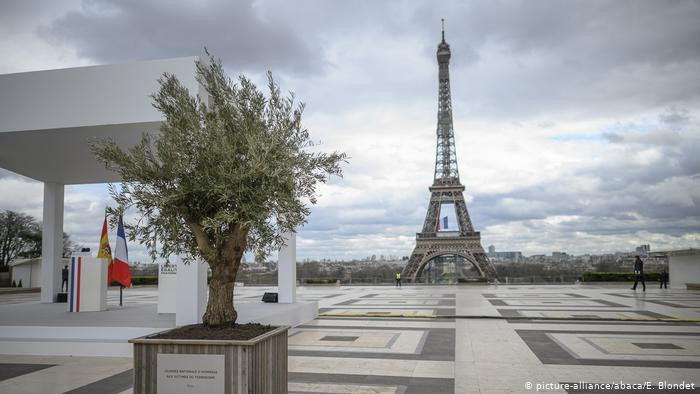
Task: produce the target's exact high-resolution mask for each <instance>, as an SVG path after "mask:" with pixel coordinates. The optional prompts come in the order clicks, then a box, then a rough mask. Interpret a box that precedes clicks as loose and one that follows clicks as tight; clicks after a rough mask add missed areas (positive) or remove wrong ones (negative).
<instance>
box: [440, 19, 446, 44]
mask: <svg viewBox="0 0 700 394" xmlns="http://www.w3.org/2000/svg"><path fill="white" fill-rule="evenodd" d="M440 21H441V22H442V42H445V18H442V19H440Z"/></svg>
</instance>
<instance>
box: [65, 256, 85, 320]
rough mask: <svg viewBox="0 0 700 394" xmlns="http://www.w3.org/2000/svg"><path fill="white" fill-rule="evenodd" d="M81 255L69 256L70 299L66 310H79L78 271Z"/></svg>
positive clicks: (80, 264)
mask: <svg viewBox="0 0 700 394" xmlns="http://www.w3.org/2000/svg"><path fill="white" fill-rule="evenodd" d="M82 260H83V259H82V257H80V256H78V257H76V256H73V257H71V258H70V282H69V283H70V289H69V291H70V293H69V294H70V300H68V312H80V285H81V283H80V271H81V269H82V266H83V261H82Z"/></svg>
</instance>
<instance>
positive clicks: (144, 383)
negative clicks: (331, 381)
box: [129, 326, 289, 394]
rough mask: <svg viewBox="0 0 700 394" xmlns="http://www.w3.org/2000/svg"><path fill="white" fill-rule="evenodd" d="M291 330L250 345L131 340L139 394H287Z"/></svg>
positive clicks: (280, 329)
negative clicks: (288, 345)
mask: <svg viewBox="0 0 700 394" xmlns="http://www.w3.org/2000/svg"><path fill="white" fill-rule="evenodd" d="M288 330H289V327H288V326H282V327H278V328H276V329H274V330H272V331H269V332H267V333H265V334H263V335H260V336H258V337H255V338H253V339H250V340H247V341H237V340H230V341H229V340H196V339H152V338H149V337H151V336H152V335H149V336H145V337H140V338H136V339H131V340H129V342H130V343H133V344H134V394H142V393H143V394H146V393H148V394H151V393H153V394H155V393H173V394H177V393H191V394H196V393H200V392H201V393H207V394H218V393H221V394H234V393H286V392H287V331H288ZM154 335H155V334H154ZM159 362H160V365H159ZM159 384H160V385H162V386H163V387H160V390H159V387H158V385H159Z"/></svg>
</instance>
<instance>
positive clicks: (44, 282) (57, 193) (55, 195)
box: [41, 182, 64, 303]
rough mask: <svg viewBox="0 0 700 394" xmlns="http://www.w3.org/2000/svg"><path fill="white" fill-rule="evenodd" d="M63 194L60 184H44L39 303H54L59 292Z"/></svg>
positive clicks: (62, 187)
mask: <svg viewBox="0 0 700 394" xmlns="http://www.w3.org/2000/svg"><path fill="white" fill-rule="evenodd" d="M63 193H64V186H63V184H60V183H52V182H45V183H44V214H43V220H42V230H41V302H42V303H52V302H56V294H57V293H58V292H59V291H60V290H61V265H60V264H59V261H60V260H61V257H63Z"/></svg>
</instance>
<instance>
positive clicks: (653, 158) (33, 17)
mask: <svg viewBox="0 0 700 394" xmlns="http://www.w3.org/2000/svg"><path fill="white" fill-rule="evenodd" d="M442 17H444V18H446V38H447V41H448V42H449V43H450V46H451V48H452V64H451V82H452V97H453V107H454V122H455V133H456V140H457V155H458V160H459V168H460V175H461V179H462V183H463V184H464V185H465V186H466V192H465V193H466V198H467V200H468V206H469V210H470V213H471V215H472V220H473V222H474V225H475V227H476V228H477V230H480V231H481V233H482V243H483V245H484V247H486V246H488V245H490V244H493V245H495V246H496V248H497V250H501V251H504V250H520V251H522V252H523V253H524V254H526V255H530V254H538V253H548V254H549V253H551V252H552V251H559V250H561V251H566V252H569V253H575V254H582V253H604V252H612V251H616V250H620V251H628V250H632V249H634V247H635V246H637V245H640V244H643V243H649V244H651V246H652V249H657V250H658V249H669V248H681V247H688V246H694V247H698V246H700V209H699V207H700V110H698V108H700V107H699V106H698V104H699V103H700V23H698V20H700V2H697V1H653V0H648V1H609V2H607V1H578V2H573V1H547V2H544V1H542V2H535V1H497V2H494V1H466V2H465V1H460V2H447V1H444V2H439V3H438V2H433V1H343V2H340V1H335V2H331V1H321V0H319V1H293V2H291V1H284V0H272V1H266V0H263V1H252V2H250V1H236V2H232V1H228V0H218V1H217V0H212V1H205V0H199V1H198V0H190V1H186V2H178V5H177V6H175V5H174V3H173V2H171V1H167V0H159V1H146V2H144V1H136V0H129V1H117V0H89V1H88V0H86V1H62V2H54V1H45V2H36V1H27V0H16V1H15V0H10V1H7V0H6V1H3V2H2V4H1V5H0V54H2V56H0V73H10V72H22V71H31V70H40V69H49V68H62V67H73V66H80V65H89V64H104V63H122V62H131V61H138V60H147V59H157V58H165V57H176V56H189V55H198V54H200V53H201V52H202V47H203V46H204V45H206V46H207V47H208V48H210V50H211V51H212V52H213V53H214V54H215V55H216V56H219V57H221V58H222V59H223V62H224V64H225V66H226V67H227V70H228V71H229V73H230V74H232V75H237V74H240V73H245V74H246V75H249V76H252V77H253V78H255V79H256V80H261V78H262V76H263V75H264V72H265V71H266V70H268V69H269V70H272V72H273V73H274V74H275V75H276V77H277V78H278V80H279V82H280V83H281V85H282V87H283V88H284V89H288V90H293V91H294V92H295V93H296V94H297V96H298V97H300V98H301V99H302V100H303V101H304V102H306V103H307V110H306V113H305V115H306V118H305V125H306V127H308V129H309V131H310V132H311V134H312V136H313V138H314V139H316V140H319V141H321V142H322V143H323V146H324V147H325V148H326V149H328V150H343V151H345V152H347V153H348V154H349V155H350V156H351V160H350V164H349V165H348V166H347V167H346V170H345V176H344V178H343V179H334V180H333V181H332V182H331V183H330V184H328V185H325V186H324V187H322V188H321V189H320V194H321V197H320V200H319V204H318V205H317V206H316V207H315V208H314V209H313V213H312V215H311V217H310V218H309V223H308V224H307V225H306V226H305V227H304V228H303V229H302V230H301V231H300V234H299V238H298V242H299V244H298V255H299V258H300V259H301V258H305V257H311V258H315V257H328V258H338V259H342V258H345V259H347V258H353V257H362V256H367V255H371V254H376V255H380V254H384V255H398V256H403V255H408V254H410V252H411V250H412V248H413V245H414V237H415V232H416V231H418V230H419V228H420V226H421V224H422V222H423V219H424V217H425V211H426V207H427V203H428V199H429V195H428V190H427V188H428V186H429V185H430V184H431V182H432V175H433V168H434V160H435V158H434V155H435V124H436V111H437V64H436V60H435V49H436V45H437V43H438V41H439V38H440V18H442ZM0 190H1V192H0V209H13V210H19V211H23V212H27V213H30V214H32V215H35V216H36V217H41V199H42V186H41V184H39V183H36V182H34V181H32V180H30V179H27V178H23V177H20V176H17V175H16V174H11V173H8V172H7V171H2V170H0ZM106 190H107V188H106V185H89V186H69V187H67V189H66V213H65V230H66V231H67V232H68V233H70V234H71V236H72V237H73V239H75V240H76V241H78V242H79V243H81V244H83V245H85V246H91V247H93V248H94V247H96V246H97V241H98V238H99V229H100V225H101V220H102V217H101V215H102V212H103V210H104V205H105V204H106V203H108V202H109V198H108V196H107V192H106ZM112 237H113V236H112ZM140 250H141V249H140V248H139V247H138V246H137V245H132V246H131V251H132V253H131V255H132V258H136V259H138V258H142V256H143V255H142V253H141V252H140Z"/></svg>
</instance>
